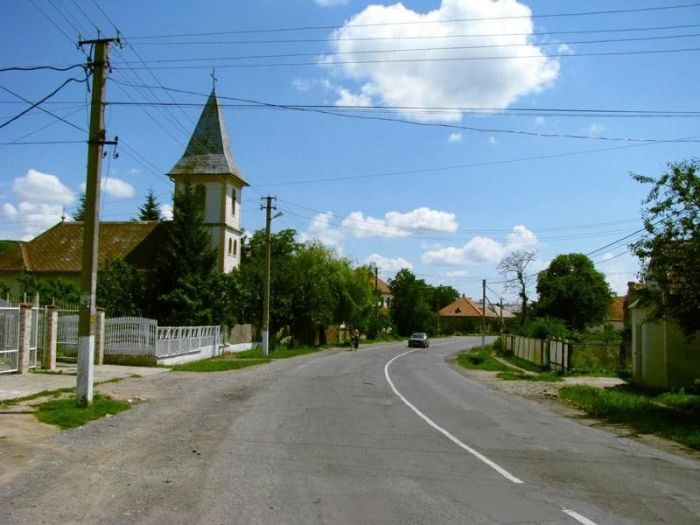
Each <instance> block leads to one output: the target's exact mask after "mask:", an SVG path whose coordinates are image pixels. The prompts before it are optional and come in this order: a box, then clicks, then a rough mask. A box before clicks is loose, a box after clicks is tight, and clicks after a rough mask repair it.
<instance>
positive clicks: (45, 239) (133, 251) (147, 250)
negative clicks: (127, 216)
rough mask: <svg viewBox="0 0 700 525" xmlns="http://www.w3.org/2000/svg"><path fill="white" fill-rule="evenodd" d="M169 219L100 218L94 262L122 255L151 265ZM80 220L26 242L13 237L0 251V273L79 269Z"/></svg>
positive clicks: (140, 264) (137, 263)
mask: <svg viewBox="0 0 700 525" xmlns="http://www.w3.org/2000/svg"><path fill="white" fill-rule="evenodd" d="M169 224H170V222H167V221H164V222H158V221H142V222H137V221H129V222H101V223H100V243H99V248H98V264H99V267H100V268H102V266H103V265H104V263H105V262H106V261H108V260H109V259H114V258H118V257H121V258H124V259H126V260H127V261H129V262H130V263H131V264H133V265H134V266H136V268H139V269H146V268H151V267H152V266H153V261H154V255H155V254H157V253H158V252H159V248H160V247H161V246H162V245H163V242H164V241H165V239H166V236H167V234H168V232H167V229H168V228H169ZM82 253H83V223H82V222H60V223H58V224H56V225H55V226H54V227H52V228H49V229H48V230H46V231H45V232H44V233H42V234H40V235H38V236H37V237H35V238H34V239H32V240H31V241H28V242H22V241H17V242H16V243H13V245H11V246H10V247H9V248H7V249H6V250H5V251H3V252H2V253H0V275H3V274H5V275H8V274H11V275H14V274H17V273H19V272H23V271H25V272H47V273H52V274H54V273H59V274H73V273H80V270H81V265H82Z"/></svg>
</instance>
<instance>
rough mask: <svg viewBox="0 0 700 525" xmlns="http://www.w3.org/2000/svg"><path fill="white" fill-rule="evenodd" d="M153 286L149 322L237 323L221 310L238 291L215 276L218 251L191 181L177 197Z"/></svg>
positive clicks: (154, 275)
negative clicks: (212, 243)
mask: <svg viewBox="0 0 700 525" xmlns="http://www.w3.org/2000/svg"><path fill="white" fill-rule="evenodd" d="M151 282H152V284H153V286H154V288H153V292H152V296H153V297H155V300H154V301H153V302H152V306H151V307H150V308H149V310H150V316H153V317H155V318H156V319H158V321H160V322H161V323H163V324H172V325H197V324H222V323H225V324H231V323H233V317H232V311H231V310H230V309H225V308H223V307H224V306H225V305H226V302H224V299H228V300H229V301H230V300H232V297H231V296H232V295H233V294H235V286H234V283H233V282H232V280H231V279H226V278H223V277H222V276H221V275H219V273H218V272H217V269H216V251H215V250H214V249H213V248H212V246H211V238H210V235H209V232H208V231H207V228H206V226H204V217H203V213H202V210H201V207H200V206H199V205H198V202H197V196H196V194H195V190H194V188H193V186H192V183H191V181H189V180H186V181H185V183H184V184H183V186H182V189H181V190H180V191H179V192H176V193H175V196H174V210H173V221H172V223H171V224H170V228H168V237H167V241H166V242H165V245H164V246H163V250H162V252H161V253H160V254H159V256H158V257H157V258H156V261H155V265H154V270H153V279H152V280H151ZM217 305H218V307H217ZM222 308H223V309H222Z"/></svg>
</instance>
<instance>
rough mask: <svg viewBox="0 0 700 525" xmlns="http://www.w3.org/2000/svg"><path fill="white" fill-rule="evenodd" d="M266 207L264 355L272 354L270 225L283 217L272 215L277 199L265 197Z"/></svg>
mask: <svg viewBox="0 0 700 525" xmlns="http://www.w3.org/2000/svg"><path fill="white" fill-rule="evenodd" d="M264 199H265V206H264V207H263V206H261V207H260V209H261V210H262V209H263V208H264V209H265V210H266V212H265V275H264V284H263V321H262V346H263V347H262V351H263V355H268V354H269V353H270V266H271V244H272V243H271V242H270V223H271V222H272V219H274V218H276V217H279V216H280V215H282V212H277V213H275V215H272V210H276V209H277V208H276V207H275V206H274V205H273V204H272V201H273V200H275V199H276V198H275V197H271V196H269V195H268V196H267V197H264Z"/></svg>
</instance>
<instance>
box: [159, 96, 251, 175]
mask: <svg viewBox="0 0 700 525" xmlns="http://www.w3.org/2000/svg"><path fill="white" fill-rule="evenodd" d="M168 175H169V176H170V177H173V178H174V177H177V176H179V175H190V176H196V175H233V176H234V177H236V178H237V179H238V180H239V181H240V185H241V186H248V183H247V182H246V181H245V178H244V177H243V173H242V172H241V169H240V168H239V167H238V164H237V163H236V159H235V157H234V156H233V149H232V148H231V139H229V136H228V131H227V130H226V125H225V124H224V116H223V115H222V114H221V108H220V107H219V102H218V100H217V98H216V92H215V91H214V90H213V89H212V91H211V95H209V99H208V100H207V103H206V104H205V105H204V109H203V110H202V114H201V115H200V117H199V121H198V122H197V126H196V127H195V129H194V133H192V137H191V138H190V141H189V143H188V144H187V148H186V149H185V153H184V154H183V155H182V157H181V158H180V160H179V161H178V162H177V164H175V166H174V167H173V169H171V170H170V173H168ZM193 181H194V179H193Z"/></svg>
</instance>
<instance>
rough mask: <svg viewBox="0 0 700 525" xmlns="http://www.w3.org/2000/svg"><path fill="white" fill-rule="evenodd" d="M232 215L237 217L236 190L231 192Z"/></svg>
mask: <svg viewBox="0 0 700 525" xmlns="http://www.w3.org/2000/svg"><path fill="white" fill-rule="evenodd" d="M231 215H232V216H233V217H235V216H236V188H233V189H232V190H231Z"/></svg>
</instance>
